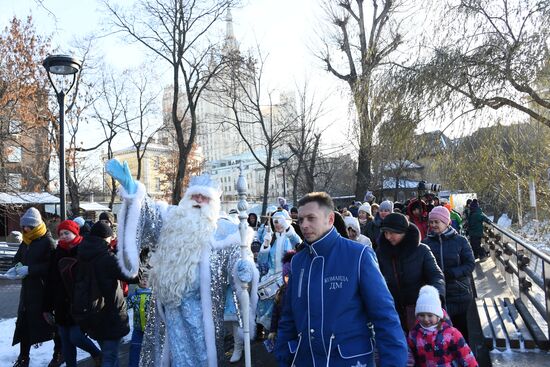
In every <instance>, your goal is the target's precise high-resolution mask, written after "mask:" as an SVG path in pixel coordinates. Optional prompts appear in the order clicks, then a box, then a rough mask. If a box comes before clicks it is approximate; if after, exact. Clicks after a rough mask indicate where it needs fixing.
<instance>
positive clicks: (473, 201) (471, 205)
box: [470, 199, 479, 209]
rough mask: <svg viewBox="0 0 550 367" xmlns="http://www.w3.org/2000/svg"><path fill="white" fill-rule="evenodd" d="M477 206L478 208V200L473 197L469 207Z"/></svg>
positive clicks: (475, 207)
mask: <svg viewBox="0 0 550 367" xmlns="http://www.w3.org/2000/svg"><path fill="white" fill-rule="evenodd" d="M477 208H479V202H478V201H477V199H474V200H472V202H471V203H470V209H477Z"/></svg>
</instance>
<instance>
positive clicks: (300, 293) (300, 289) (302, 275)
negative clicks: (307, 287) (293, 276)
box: [298, 268, 306, 298]
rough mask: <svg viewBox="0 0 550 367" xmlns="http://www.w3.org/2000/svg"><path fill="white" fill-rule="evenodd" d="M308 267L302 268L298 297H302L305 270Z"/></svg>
mask: <svg viewBox="0 0 550 367" xmlns="http://www.w3.org/2000/svg"><path fill="white" fill-rule="evenodd" d="M305 270H306V269H304V268H302V270H300V279H299V280H298V298H301V297H302V282H303V280H304V271H305Z"/></svg>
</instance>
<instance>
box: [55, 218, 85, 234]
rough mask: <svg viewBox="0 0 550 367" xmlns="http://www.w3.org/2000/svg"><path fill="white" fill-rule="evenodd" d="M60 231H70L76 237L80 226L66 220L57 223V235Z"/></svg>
mask: <svg viewBox="0 0 550 367" xmlns="http://www.w3.org/2000/svg"><path fill="white" fill-rule="evenodd" d="M62 229H65V230H67V231H70V232H72V233H74V234H75V235H77V236H78V235H79V234H80V226H79V225H78V223H76V222H75V221H74V220H70V219H67V220H64V221H63V222H61V223H59V225H58V226H57V234H59V232H60V231H61V230H62Z"/></svg>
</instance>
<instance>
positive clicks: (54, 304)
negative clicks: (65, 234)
mask: <svg viewBox="0 0 550 367" xmlns="http://www.w3.org/2000/svg"><path fill="white" fill-rule="evenodd" d="M78 246H79V245H77V246H75V247H73V248H72V249H70V250H65V249H63V248H61V247H60V246H57V248H56V249H55V251H54V253H53V256H52V261H51V263H50V272H49V275H48V281H47V285H46V292H45V294H44V306H43V310H44V312H53V313H54V314H55V323H56V324H57V325H60V326H71V325H74V324H75V322H74V320H73V318H72V317H71V306H70V304H71V302H70V299H69V294H68V293H67V289H66V288H65V285H64V283H63V280H62V279H61V274H60V273H59V265H58V264H59V260H61V259H63V258H65V257H71V258H75V259H76V254H77V250H78Z"/></svg>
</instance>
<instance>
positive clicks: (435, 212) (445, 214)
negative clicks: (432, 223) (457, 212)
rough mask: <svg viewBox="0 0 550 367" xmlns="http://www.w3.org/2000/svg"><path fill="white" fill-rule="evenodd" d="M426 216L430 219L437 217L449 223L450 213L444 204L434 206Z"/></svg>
mask: <svg viewBox="0 0 550 367" xmlns="http://www.w3.org/2000/svg"><path fill="white" fill-rule="evenodd" d="M428 218H429V219H430V220H432V219H437V220H439V221H440V222H443V223H445V224H449V223H451V213H449V210H448V209H447V208H445V207H444V206H436V207H435V208H433V209H432V211H431V212H430V214H429V216H428Z"/></svg>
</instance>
